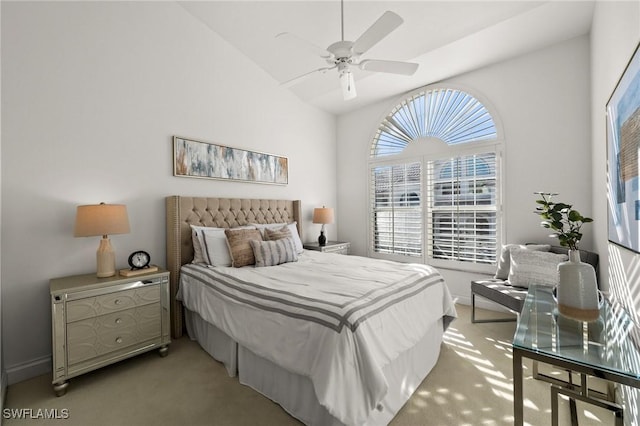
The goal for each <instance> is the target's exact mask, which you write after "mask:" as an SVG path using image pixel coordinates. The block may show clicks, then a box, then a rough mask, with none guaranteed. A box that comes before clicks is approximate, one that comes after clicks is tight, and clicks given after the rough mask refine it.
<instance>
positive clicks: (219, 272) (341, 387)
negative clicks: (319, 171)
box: [166, 196, 456, 425]
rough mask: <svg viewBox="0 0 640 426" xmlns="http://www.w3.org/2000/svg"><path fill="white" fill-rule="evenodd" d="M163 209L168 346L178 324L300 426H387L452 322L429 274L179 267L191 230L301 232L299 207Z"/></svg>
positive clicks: (395, 269)
mask: <svg viewBox="0 0 640 426" xmlns="http://www.w3.org/2000/svg"><path fill="white" fill-rule="evenodd" d="M166 211H167V266H168V269H169V270H170V271H171V298H172V299H171V302H172V305H171V307H172V311H171V315H172V335H173V337H174V338H177V337H180V336H181V335H182V333H183V328H185V327H186V329H187V331H188V334H189V336H190V337H191V338H192V339H195V340H197V341H198V342H199V344H200V345H201V346H202V347H203V348H204V349H205V351H207V352H208V353H209V354H210V355H211V356H212V357H214V358H215V359H217V360H219V361H221V362H222V363H224V365H225V367H226V368H227V371H228V373H229V375H231V376H235V375H237V376H238V379H239V381H240V382H241V383H242V384H245V385H247V386H250V387H252V388H253V389H255V390H257V391H258V392H260V393H262V394H263V395H265V396H267V397H268V398H270V399H271V400H273V401H275V402H277V403H278V404H280V405H281V406H282V407H283V408H284V409H285V410H286V411H287V412H288V413H289V414H291V415H292V416H293V417H295V418H297V419H299V420H300V421H302V422H303V423H305V424H308V425H343V424H348V425H360V424H363V425H364V424H366V425H382V424H387V423H389V422H390V421H391V419H392V418H393V417H394V416H395V414H396V413H397V412H398V411H399V410H400V408H402V406H403V405H404V403H405V402H406V401H407V400H408V399H409V398H410V396H411V394H412V393H413V391H414V390H415V389H416V388H417V387H418V385H419V384H420V383H421V382H422V380H423V379H424V378H425V377H426V375H427V374H428V373H429V371H430V370H431V369H432V368H433V366H434V365H435V363H436V361H437V359H438V355H439V352H440V345H441V342H442V335H443V333H444V330H445V329H446V327H447V326H448V324H449V322H450V321H451V320H452V319H453V318H455V316H456V313H455V308H454V305H453V302H452V300H451V296H450V294H449V291H448V289H447V286H446V284H445V283H444V281H443V279H442V277H441V276H440V274H439V273H438V272H437V271H436V270H434V269H432V268H430V267H428V266H426V265H417V264H398V263H394V262H388V261H381V260H375V259H369V258H364V257H358V256H344V255H339V254H332V253H321V252H315V251H306V250H300V253H299V254H298V256H297V261H296V262H287V263H283V264H281V265H278V266H273V267H265V268H258V267H243V268H234V267H230V266H229V267H227V266H222V267H207V266H203V265H196V264H191V261H192V259H193V256H194V251H193V243H192V230H191V225H196V226H209V227H218V228H237V227H242V226H247V225H251V224H262V225H265V226H266V225H271V224H276V223H277V224H287V223H288V224H290V226H293V225H291V224H292V223H295V228H296V230H297V232H298V234H299V235H302V232H301V227H300V225H301V223H302V217H301V205H300V201H294V200H256V199H228V198H198V197H181V196H171V197H167V199H166ZM278 226H279V225H278ZM347 271H348V272H347ZM183 321H184V322H183Z"/></svg>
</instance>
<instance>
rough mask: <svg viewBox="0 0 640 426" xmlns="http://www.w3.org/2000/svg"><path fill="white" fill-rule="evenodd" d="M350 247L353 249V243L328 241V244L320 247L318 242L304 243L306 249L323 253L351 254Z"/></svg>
mask: <svg viewBox="0 0 640 426" xmlns="http://www.w3.org/2000/svg"><path fill="white" fill-rule="evenodd" d="M349 247H351V243H345V242H341V241H327V244H326V245H324V246H321V245H319V244H318V242H317V241H316V242H313V243H304V248H305V249H307V250H316V251H321V252H323V253H338V254H349Z"/></svg>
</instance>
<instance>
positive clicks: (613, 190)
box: [607, 45, 640, 253]
mask: <svg viewBox="0 0 640 426" xmlns="http://www.w3.org/2000/svg"><path fill="white" fill-rule="evenodd" d="M639 150H640V45H638V47H636V50H635V52H634V53H633V55H632V56H631V60H630V61H629V63H628V64H627V66H626V68H625V70H624V71H623V73H622V77H620V80H619V81H618V84H617V85H616V87H615V89H614V90H613V94H612V95H611V98H609V101H608V102H607V200H608V235H609V241H611V242H612V243H615V244H618V245H620V246H623V247H626V248H628V249H630V250H633V251H635V252H638V253H640V190H639V186H640V176H639V173H638V166H639V164H640V163H639V158H638V152H639Z"/></svg>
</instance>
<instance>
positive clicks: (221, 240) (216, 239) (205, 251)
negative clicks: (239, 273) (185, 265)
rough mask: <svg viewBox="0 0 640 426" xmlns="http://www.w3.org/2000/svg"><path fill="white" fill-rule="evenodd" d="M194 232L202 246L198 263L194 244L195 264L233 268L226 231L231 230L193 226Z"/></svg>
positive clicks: (243, 227)
mask: <svg viewBox="0 0 640 426" xmlns="http://www.w3.org/2000/svg"><path fill="white" fill-rule="evenodd" d="M191 229H192V230H193V231H192V232H195V233H196V235H197V240H198V242H199V245H200V252H201V257H200V258H199V259H198V260H200V262H196V256H197V254H198V251H197V249H196V243H195V241H194V243H193V251H194V258H193V263H206V264H208V265H211V266H231V262H232V260H231V254H230V253H229V246H228V245H227V236H226V235H225V233H224V231H225V229H229V228H212V227H208V226H195V225H191ZM233 229H255V227H254V226H240V227H238V228H233Z"/></svg>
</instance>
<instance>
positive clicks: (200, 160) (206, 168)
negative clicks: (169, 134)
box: [173, 136, 289, 185]
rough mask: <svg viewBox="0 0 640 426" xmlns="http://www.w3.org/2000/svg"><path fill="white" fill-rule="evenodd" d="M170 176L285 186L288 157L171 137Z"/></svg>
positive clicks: (287, 179)
mask: <svg viewBox="0 0 640 426" xmlns="http://www.w3.org/2000/svg"><path fill="white" fill-rule="evenodd" d="M173 175H174V176H177V177H191V178H201V179H219V180H228V181H235V182H250V183H264V184H275V185H286V184H288V183H289V160H288V158H287V157H282V156H278V155H273V154H267V153H264V152H257V151H249V150H246V149H241V148H232V147H228V146H224V145H219V144H215V143H209V142H202V141H197V140H193V139H187V138H183V137H179V136H174V137H173Z"/></svg>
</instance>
